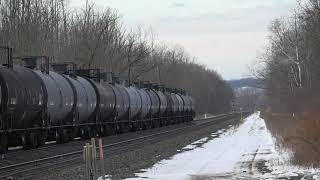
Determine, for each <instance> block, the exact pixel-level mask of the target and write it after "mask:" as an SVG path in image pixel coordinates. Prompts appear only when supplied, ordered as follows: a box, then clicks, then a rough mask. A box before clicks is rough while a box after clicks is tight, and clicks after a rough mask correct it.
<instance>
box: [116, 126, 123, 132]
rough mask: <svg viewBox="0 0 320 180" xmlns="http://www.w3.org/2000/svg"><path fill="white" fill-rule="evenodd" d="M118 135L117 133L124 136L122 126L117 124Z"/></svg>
mask: <svg viewBox="0 0 320 180" xmlns="http://www.w3.org/2000/svg"><path fill="white" fill-rule="evenodd" d="M116 133H117V134H122V133H123V132H122V127H121V125H120V124H117V125H116Z"/></svg>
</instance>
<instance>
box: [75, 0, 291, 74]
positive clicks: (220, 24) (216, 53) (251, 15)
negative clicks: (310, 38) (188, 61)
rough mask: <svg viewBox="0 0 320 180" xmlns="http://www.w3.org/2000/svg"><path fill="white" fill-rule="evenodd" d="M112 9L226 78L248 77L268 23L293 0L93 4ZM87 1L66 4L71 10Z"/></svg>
mask: <svg viewBox="0 0 320 180" xmlns="http://www.w3.org/2000/svg"><path fill="white" fill-rule="evenodd" d="M92 2H94V3H95V4H96V5H97V7H98V8H99V9H103V8H106V7H111V8H113V9H116V10H117V11H118V12H119V13H120V14H121V15H122V16H123V23H124V25H125V26H126V28H128V29H131V28H135V27H137V26H138V25H139V26H142V27H144V28H150V27H152V29H153V31H155V34H156V35H157V36H158V40H159V41H161V42H165V43H168V44H171V45H173V44H179V45H181V46H183V47H185V49H186V50H187V51H188V52H189V54H191V55H193V56H196V57H198V60H199V62H200V63H201V64H205V65H206V66H207V67H208V68H210V69H214V70H216V71H217V72H219V73H220V74H221V75H222V77H223V78H225V79H238V78H241V77H245V76H246V75H248V69H247V65H250V64H251V63H252V62H253V61H254V60H255V59H256V57H257V54H258V51H260V50H262V49H263V47H264V46H265V44H266V43H267V35H268V25H269V24H270V22H271V21H272V19H274V18H277V17H282V16H287V15H289V14H290V13H291V12H292V11H293V8H294V7H295V5H296V0H94V1H92ZM84 3H85V0H70V5H71V7H72V8H74V9H78V8H81V7H83V6H84Z"/></svg>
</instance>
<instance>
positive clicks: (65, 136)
mask: <svg viewBox="0 0 320 180" xmlns="http://www.w3.org/2000/svg"><path fill="white" fill-rule="evenodd" d="M69 141H70V134H69V131H68V129H63V130H62V142H64V143H67V142H69Z"/></svg>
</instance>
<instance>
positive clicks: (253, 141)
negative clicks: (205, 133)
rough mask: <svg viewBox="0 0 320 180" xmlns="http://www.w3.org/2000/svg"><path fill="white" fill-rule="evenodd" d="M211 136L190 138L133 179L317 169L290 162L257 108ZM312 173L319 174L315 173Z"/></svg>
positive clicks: (292, 173)
mask: <svg viewBox="0 0 320 180" xmlns="http://www.w3.org/2000/svg"><path fill="white" fill-rule="evenodd" d="M211 136H213V137H216V136H219V137H218V138H215V139H212V140H210V141H209V142H207V141H208V140H209V139H208V138H204V139H201V140H199V141H196V142H193V143H191V144H190V145H188V146H186V147H184V148H183V149H182V150H189V151H181V152H182V153H180V154H177V155H175V156H173V157H172V158H170V159H169V160H162V161H160V162H158V163H156V164H155V165H154V166H153V167H151V168H149V169H147V170H146V171H145V172H143V173H137V174H136V176H138V177H139V178H133V179H142V178H143V179H146V178H150V179H173V180H180V179H189V178H190V177H191V176H199V175H200V176H203V175H204V176H208V175H209V177H213V178H215V177H216V178H218V179H219V178H222V179H235V178H236V179H248V178H257V179H275V178H281V177H297V176H301V174H303V173H304V174H305V173H306V172H308V173H316V172H317V170H315V169H307V170H306V169H304V168H300V167H296V166H292V165H290V161H289V160H290V153H288V152H281V151H279V150H278V149H277V148H276V146H275V142H274V139H273V138H272V136H271V134H270V133H269V131H268V130H267V128H266V125H265V122H264V120H263V119H261V118H260V113H259V112H258V113H255V114H253V115H251V116H249V117H248V118H246V119H245V120H244V121H243V124H241V125H240V126H239V127H238V128H231V129H229V130H219V131H218V132H216V133H212V134H211ZM201 143H205V144H202V146H201V147H202V148H196V147H197V146H196V145H197V144H201ZM318 172H319V171H318ZM311 177H312V176H311ZM313 177H315V178H319V176H318V174H313ZM315 178H313V179H315Z"/></svg>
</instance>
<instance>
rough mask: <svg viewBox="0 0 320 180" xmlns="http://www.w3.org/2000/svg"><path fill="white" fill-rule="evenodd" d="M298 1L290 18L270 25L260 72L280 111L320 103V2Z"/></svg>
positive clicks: (269, 93) (299, 108) (279, 19)
mask: <svg viewBox="0 0 320 180" xmlns="http://www.w3.org/2000/svg"><path fill="white" fill-rule="evenodd" d="M297 2H298V6H297V7H296V8H295V10H294V12H293V13H292V14H291V15H290V16H289V17H286V18H278V19H275V20H274V21H273V22H272V23H271V25H270V28H269V29H270V35H269V45H268V47H267V48H266V50H265V51H264V54H263V56H262V62H263V63H264V68H263V69H262V70H259V71H258V75H259V76H260V77H261V78H262V79H264V81H265V83H266V87H267V89H268V95H269V97H270V98H269V99H270V101H271V103H272V104H273V105H275V106H278V107H277V108H275V109H278V110H280V109H281V110H286V111H298V110H301V109H303V108H304V107H306V105H310V106H311V107H312V106H315V104H318V103H319V102H320V101H319V89H320V71H319V69H320V60H319V57H320V51H319V48H320V1H319V0H308V1H303V2H302V1H297ZM279 108H280V109H279Z"/></svg>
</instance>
